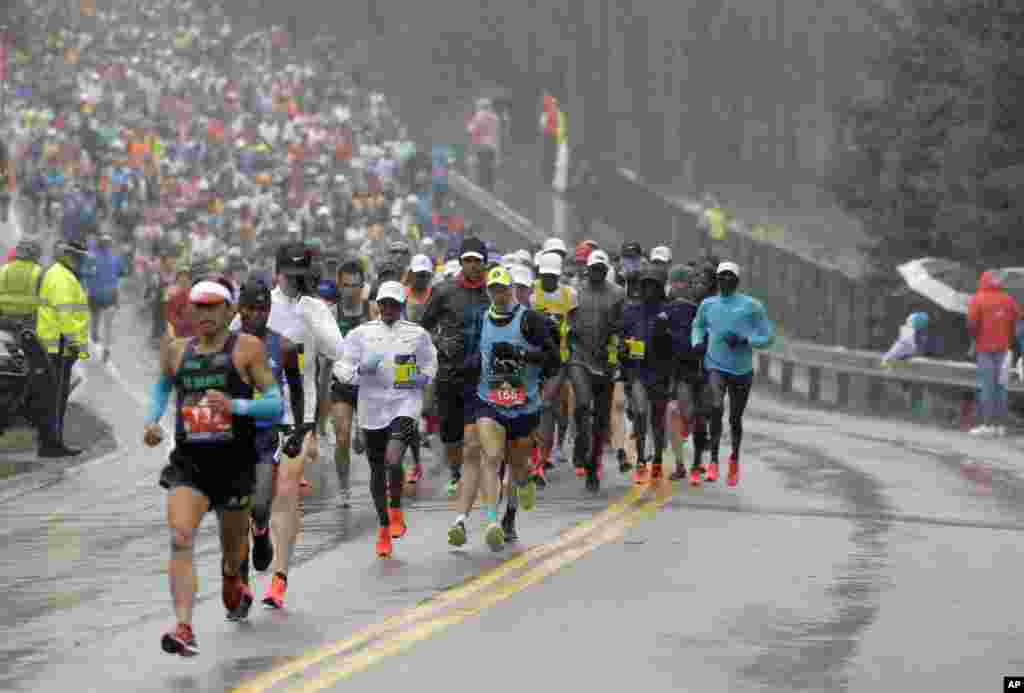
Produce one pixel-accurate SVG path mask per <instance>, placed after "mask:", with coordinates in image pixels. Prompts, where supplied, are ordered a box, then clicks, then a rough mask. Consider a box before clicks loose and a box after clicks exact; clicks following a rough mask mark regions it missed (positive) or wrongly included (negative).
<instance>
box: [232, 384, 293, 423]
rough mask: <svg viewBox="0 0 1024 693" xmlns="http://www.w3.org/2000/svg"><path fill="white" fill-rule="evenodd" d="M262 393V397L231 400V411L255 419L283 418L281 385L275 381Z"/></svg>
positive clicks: (272, 419) (274, 419) (273, 419)
mask: <svg viewBox="0 0 1024 693" xmlns="http://www.w3.org/2000/svg"><path fill="white" fill-rule="evenodd" d="M261 394H262V395H263V396H262V397H261V398H260V399H233V400H231V413H232V414H235V415H236V416H250V417H252V418H254V419H269V420H271V421H276V420H277V419H279V418H281V414H282V413H283V412H284V404H283V402H282V401H281V388H280V386H279V385H278V384H277V383H273V384H272V385H271V386H270V387H268V388H267V389H266V390H263V391H262V392H261Z"/></svg>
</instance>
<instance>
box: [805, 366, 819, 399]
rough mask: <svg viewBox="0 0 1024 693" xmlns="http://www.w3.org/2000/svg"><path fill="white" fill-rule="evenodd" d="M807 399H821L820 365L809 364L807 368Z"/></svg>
mask: <svg viewBox="0 0 1024 693" xmlns="http://www.w3.org/2000/svg"><path fill="white" fill-rule="evenodd" d="M807 380H808V383H807V399H809V400H810V401H811V402H815V403H817V402H820V401H821V366H810V367H809V368H808V369H807Z"/></svg>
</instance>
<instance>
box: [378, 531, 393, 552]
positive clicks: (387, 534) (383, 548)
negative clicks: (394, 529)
mask: <svg viewBox="0 0 1024 693" xmlns="http://www.w3.org/2000/svg"><path fill="white" fill-rule="evenodd" d="M377 555H378V556H379V557H381V558H389V557H390V556H391V529H390V528H389V527H381V528H380V529H379V530H377Z"/></svg>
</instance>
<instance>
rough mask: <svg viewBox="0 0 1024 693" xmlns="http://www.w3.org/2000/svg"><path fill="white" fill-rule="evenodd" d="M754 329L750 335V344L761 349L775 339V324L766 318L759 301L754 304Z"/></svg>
mask: <svg viewBox="0 0 1024 693" xmlns="http://www.w3.org/2000/svg"><path fill="white" fill-rule="evenodd" d="M754 306H755V313H754V331H753V332H752V333H751V335H750V346H752V347H754V348H755V349H763V348H765V347H769V346H771V345H772V342H774V341H775V325H774V324H773V323H772V321H771V320H769V319H768V315H767V314H766V313H765V310H764V306H763V305H761V303H760V302H757V303H755V304H754Z"/></svg>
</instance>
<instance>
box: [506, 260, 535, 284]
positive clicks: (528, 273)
mask: <svg viewBox="0 0 1024 693" xmlns="http://www.w3.org/2000/svg"><path fill="white" fill-rule="evenodd" d="M508 273H509V274H511V275H512V285H513V286H527V287H533V270H531V269H530V268H529V267H527V266H526V265H512V266H511V267H509V270H508Z"/></svg>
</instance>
